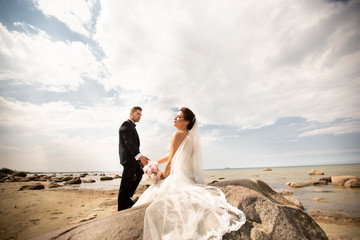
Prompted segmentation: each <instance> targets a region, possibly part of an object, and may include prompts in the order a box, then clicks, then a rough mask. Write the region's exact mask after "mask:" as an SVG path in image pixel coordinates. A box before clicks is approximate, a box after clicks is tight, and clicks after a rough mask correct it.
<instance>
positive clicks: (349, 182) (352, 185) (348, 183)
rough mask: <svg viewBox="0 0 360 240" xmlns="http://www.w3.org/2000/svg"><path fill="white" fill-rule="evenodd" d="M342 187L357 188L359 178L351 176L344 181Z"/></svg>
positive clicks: (359, 185)
mask: <svg viewBox="0 0 360 240" xmlns="http://www.w3.org/2000/svg"><path fill="white" fill-rule="evenodd" d="M344 187H348V188H358V187H360V178H352V179H350V180H347V181H346V182H345V183H344Z"/></svg>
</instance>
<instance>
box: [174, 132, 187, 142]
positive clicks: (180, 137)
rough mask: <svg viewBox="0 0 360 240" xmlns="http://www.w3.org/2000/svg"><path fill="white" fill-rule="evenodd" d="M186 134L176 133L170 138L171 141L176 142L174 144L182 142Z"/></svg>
mask: <svg viewBox="0 0 360 240" xmlns="http://www.w3.org/2000/svg"><path fill="white" fill-rule="evenodd" d="M187 134H188V133H187V132H184V131H176V132H175V133H174V134H173V136H172V140H173V141H176V142H178V141H180V142H182V141H183V140H184V139H185V137H186V136H187Z"/></svg>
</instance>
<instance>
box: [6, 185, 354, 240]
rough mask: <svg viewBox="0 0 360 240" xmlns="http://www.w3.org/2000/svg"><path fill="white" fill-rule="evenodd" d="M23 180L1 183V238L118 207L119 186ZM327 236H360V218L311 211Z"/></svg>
mask: <svg viewBox="0 0 360 240" xmlns="http://www.w3.org/2000/svg"><path fill="white" fill-rule="evenodd" d="M28 184H35V182H34V183H32V182H30V183H23V182H5V183H0V239H30V238H32V237H36V236H39V235H42V234H44V233H47V232H51V231H53V230H56V229H61V228H64V227H67V226H70V225H73V224H77V223H80V222H85V221H89V220H91V219H94V218H101V217H103V216H106V215H110V214H113V213H115V212H116V211H117V194H118V190H92V189H65V188H55V189H48V188H47V185H48V183H47V182H42V184H44V185H45V190H23V191H18V190H19V188H20V186H22V185H28ZM310 215H311V216H312V217H313V218H314V220H315V221H316V222H317V223H318V224H319V225H320V226H321V227H322V228H323V229H324V231H325V232H326V234H327V235H328V237H329V239H331V240H332V239H334V240H335V239H341V240H345V239H360V219H353V218H346V217H342V216H331V215H323V214H322V213H321V212H314V213H310Z"/></svg>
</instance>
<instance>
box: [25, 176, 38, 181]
mask: <svg viewBox="0 0 360 240" xmlns="http://www.w3.org/2000/svg"><path fill="white" fill-rule="evenodd" d="M39 178H40V177H39V176H38V175H37V174H34V175H33V176H28V177H27V179H29V181H36V180H37V179H39Z"/></svg>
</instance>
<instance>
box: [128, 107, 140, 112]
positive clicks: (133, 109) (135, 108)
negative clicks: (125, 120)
mask: <svg viewBox="0 0 360 240" xmlns="http://www.w3.org/2000/svg"><path fill="white" fill-rule="evenodd" d="M137 110H140V111H142V108H141V107H139V106H135V107H133V108H132V109H131V110H130V112H131V113H134V112H136V111H137Z"/></svg>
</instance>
